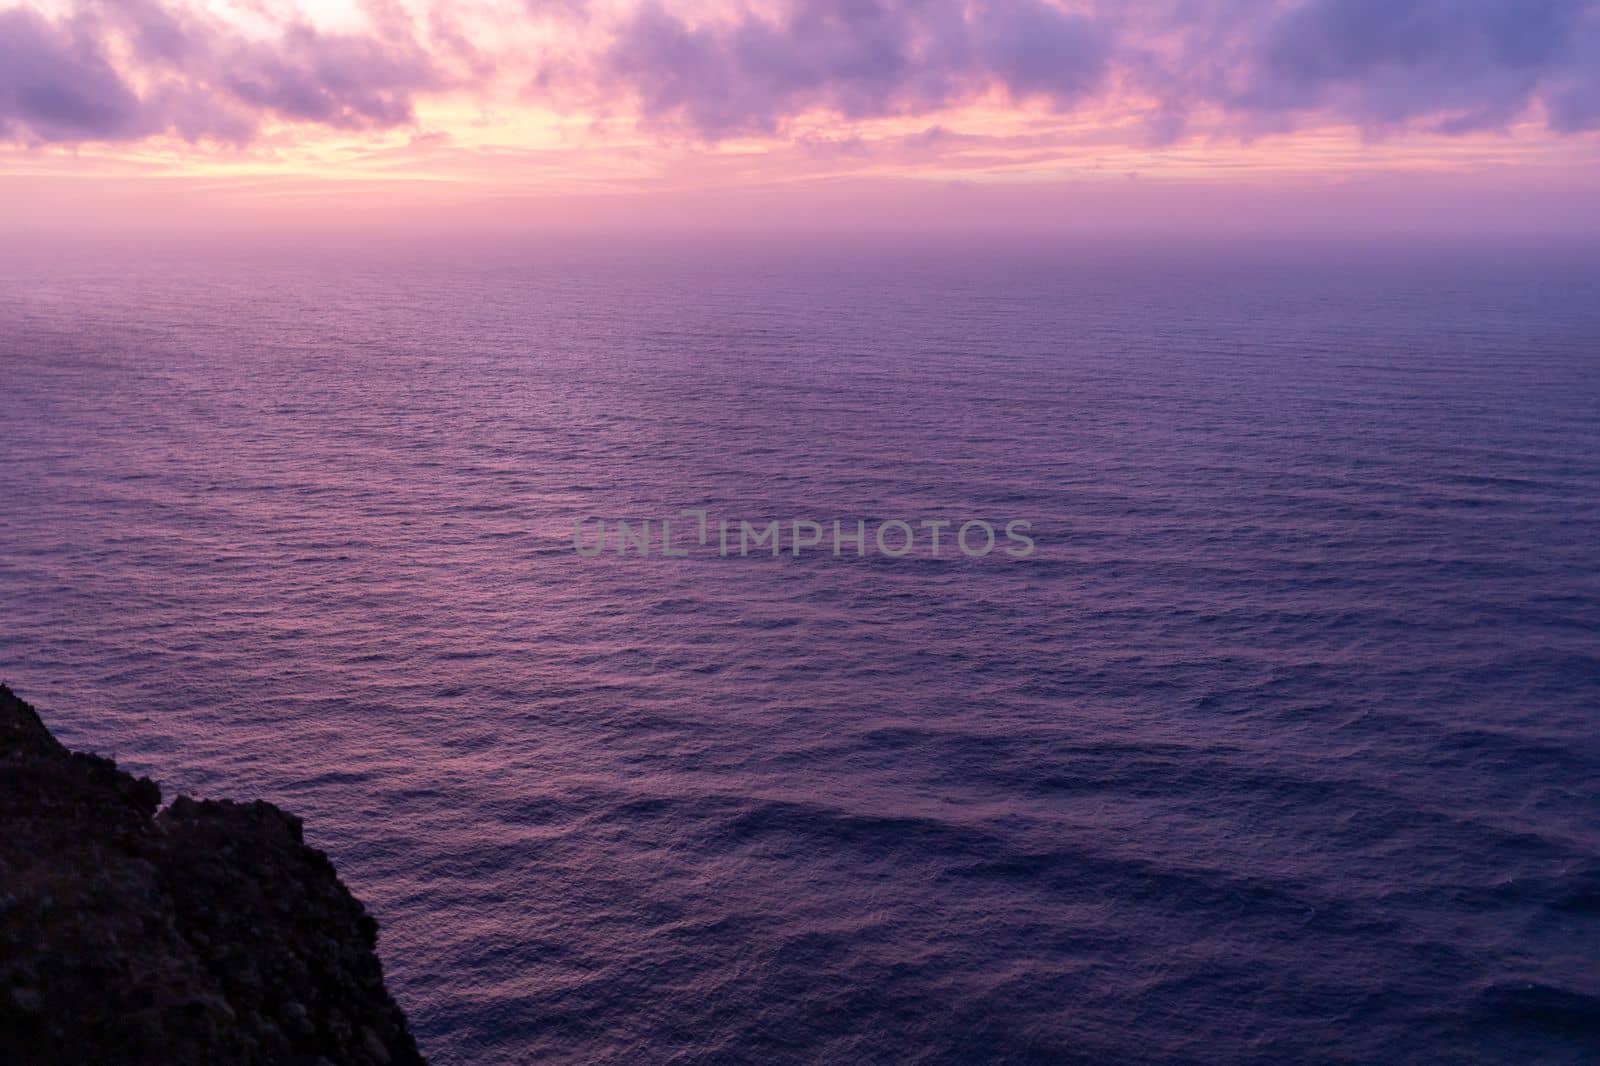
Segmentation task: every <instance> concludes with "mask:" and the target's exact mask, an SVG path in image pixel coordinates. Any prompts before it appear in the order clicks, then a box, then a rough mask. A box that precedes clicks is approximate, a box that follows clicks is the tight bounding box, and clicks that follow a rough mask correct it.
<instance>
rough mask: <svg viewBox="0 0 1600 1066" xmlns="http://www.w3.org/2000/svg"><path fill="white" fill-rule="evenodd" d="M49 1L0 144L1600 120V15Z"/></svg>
mask: <svg viewBox="0 0 1600 1066" xmlns="http://www.w3.org/2000/svg"><path fill="white" fill-rule="evenodd" d="M6 2H8V0H0V4H3V3H6ZM40 2H41V0H24V3H23V4H22V6H13V7H10V8H5V9H0V139H10V140H14V141H21V142H25V143H78V142H85V141H137V140H140V139H143V138H147V137H153V136H177V137H180V138H183V139H186V140H189V141H215V142H225V143H234V144H243V143H248V142H249V141H251V140H253V139H255V138H257V137H258V136H259V135H260V131H261V130H262V129H263V128H264V127H265V126H266V125H268V124H288V125H304V126H313V127H327V128H334V129H341V130H354V131H362V130H382V129H391V128H394V127H403V126H406V125H409V124H412V123H413V122H414V121H415V114H416V105H417V102H418V101H419V100H423V99H426V98H427V97H429V96H430V95H433V94H438V93H443V92H451V91H458V90H466V91H469V92H478V93H479V94H480V96H481V98H482V99H483V100H484V101H485V102H495V103H498V102H499V101H497V100H494V94H495V93H496V92H498V91H500V90H501V89H504V88H508V86H507V85H506V84H502V83H500V82H498V81H497V80H496V79H497V76H499V75H503V76H504V78H505V79H506V81H507V82H509V81H511V80H513V79H514V80H515V81H516V82H517V86H519V87H520V86H526V87H527V89H526V95H525V96H524V98H523V99H524V101H531V102H532V103H533V104H535V105H536V106H543V107H547V108H551V109H553V110H558V111H561V110H566V111H571V112H584V113H587V114H590V115H604V116H623V118H624V119H625V120H626V119H627V118H630V117H631V118H635V119H637V121H638V122H639V123H640V125H642V126H644V127H646V128H647V129H650V130H653V131H655V132H657V133H663V134H666V135H669V136H679V135H687V136H688V137H689V138H690V139H691V140H696V141H701V142H716V141H719V140H723V139H726V138H731V137H740V136H760V137H767V138H775V139H780V140H788V141H791V142H794V143H799V142H800V141H801V140H803V139H804V138H807V137H812V138H814V137H815V136H816V132H815V130H814V129H811V128H810V127H809V125H808V124H806V123H801V122H799V121H797V120H799V119H801V118H804V117H808V116H812V115H823V116H831V117H832V118H833V119H834V120H835V124H836V126H837V129H836V130H834V131H832V132H831V133H829V134H828V136H829V137H830V138H832V139H834V140H836V141H837V142H838V143H840V144H843V143H847V142H850V141H851V139H852V138H854V137H856V136H857V134H858V133H859V132H860V124H862V123H865V122H867V121H870V120H874V119H881V118H890V117H922V118H925V119H926V120H928V121H929V122H932V123H935V124H937V123H940V122H948V120H946V119H945V118H943V116H942V113H944V112H947V111H949V110H951V109H953V108H957V107H960V106H963V105H968V104H973V103H976V102H984V103H988V104H995V105H998V106H1009V107H1012V108H1023V107H1026V108H1029V109H1043V110H1046V111H1054V112H1071V111H1075V110H1078V109H1083V108H1093V109H1094V110H1095V111H1096V112H1097V113H1102V114H1105V115H1107V116H1110V118H1111V120H1112V121H1109V122H1108V124H1107V125H1108V128H1111V127H1115V128H1117V129H1118V130H1119V131H1123V132H1119V134H1118V135H1119V136H1122V137H1124V138H1125V139H1138V138H1140V137H1142V138H1143V139H1145V140H1148V141H1150V142H1153V143H1166V142H1171V141H1174V140H1178V139H1180V138H1182V137H1184V136H1185V135H1186V134H1189V133H1193V132H1202V133H1206V134H1209V135H1212V136H1217V135H1222V136H1237V137H1244V138H1249V137H1253V136H1256V135H1259V134H1261V133H1265V132H1275V131H1292V130H1294V129H1297V128H1302V127H1306V126H1329V125H1347V126H1355V127H1358V128H1360V129H1362V130H1363V131H1365V132H1367V133H1368V134H1371V135H1388V134H1395V133H1398V132H1403V131H1410V130H1424V131H1429V132H1435V133H1441V134H1447V135H1448V134H1463V133H1469V132H1475V131H1483V130H1495V129H1501V128H1506V127H1509V126H1510V125H1513V124H1515V123H1519V122H1522V121H1525V120H1526V119H1528V118H1529V117H1530V116H1542V117H1543V118H1544V120H1545V121H1546V122H1547V124H1548V126H1549V128H1550V129H1551V130H1552V131H1554V132H1555V133H1557V134H1576V133H1583V132H1585V131H1590V130H1594V129H1596V128H1600V0H615V2H609V3H604V4H602V3H588V2H585V0H479V2H478V3H475V4H470V5H467V4H456V5H451V4H447V3H445V2H444V0H404V2H403V0H363V4H362V7H363V9H364V11H365V12H366V15H367V25H366V27H365V29H363V30H361V31H345V32H338V33H335V32H330V31H328V30H326V29H322V28H318V27H317V26H315V25H313V24H311V23H309V22H307V21H305V20H304V19H303V18H302V17H300V16H298V15H296V14H295V13H294V12H295V6H294V5H293V4H292V3H288V2H287V0H285V2H283V3H273V2H270V0H260V2H254V3H251V4H248V5H245V7H247V8H248V9H249V10H250V11H252V12H253V14H252V15H251V16H250V18H251V20H252V23H253V25H252V28H251V30H250V31H249V32H246V30H244V29H243V28H241V27H240V26H238V25H234V24H231V23H229V22H227V21H226V20H224V19H223V18H221V17H220V15H219V14H218V13H217V12H220V11H223V10H238V9H239V8H237V7H227V6H225V5H221V4H214V5H209V6H208V5H207V4H205V3H204V2H203V0H67V10H66V13H65V14H57V15H53V16H52V15H46V14H43V13H42V12H41V11H40V10H39V4H40ZM274 11H280V12H284V11H286V12H288V13H287V14H278V15H273V14H272V12H274ZM263 26H264V27H265V28H266V32H262V27H263ZM541 35H544V36H541ZM539 40H544V41H546V42H547V44H546V46H545V47H546V51H545V52H543V53H541V52H538V51H536V50H534V51H529V50H526V49H525V48H524V46H526V45H527V43H528V42H529V41H539ZM486 110H487V109H486ZM1141 117H1142V119H1143V123H1142V127H1140V125H1139V124H1138V123H1137V122H1134V123H1129V122H1127V121H1126V120H1128V119H1130V118H1134V119H1137V118H1141ZM1130 126H1131V127H1132V128H1133V129H1134V132H1133V133H1127V132H1125V131H1126V129H1127V128H1129V127H1130ZM808 130H809V132H808Z"/></svg>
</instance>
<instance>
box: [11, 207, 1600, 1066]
mask: <svg viewBox="0 0 1600 1066" xmlns="http://www.w3.org/2000/svg"><path fill="white" fill-rule="evenodd" d="M0 396H3V398H4V410H5V426H4V430H3V433H0V442H3V443H0V456H3V459H4V462H3V464H0V500H3V501H4V506H3V507H0V604H3V606H4V618H5V623H6V624H5V625H4V626H3V627H0V678H3V679H4V680H7V681H9V682H10V683H11V684H12V686H13V687H14V688H15V689H16V690H17V692H18V693H19V695H21V696H22V697H23V698H25V699H28V700H30V701H32V702H33V703H35V704H36V705H38V706H39V708H40V710H41V712H42V713H43V714H44V716H45V718H46V721H47V723H48V724H49V725H50V726H51V727H52V728H53V729H54V730H55V731H56V732H57V734H58V735H59V736H60V737H61V738H62V739H63V740H64V741H65V742H67V743H69V744H71V745H72V746H74V747H77V748H80V749H86V750H93V751H97V752H101V753H104V754H109V755H113V756H115V757H116V758H117V759H118V761H119V762H120V763H121V764H122V765H123V766H124V767H126V768H128V769H130V770H134V771H136V772H139V773H147V774H150V775H152V776H155V777H157V778H158V779H160V780H161V781H162V782H163V785H164V789H165V792H166V794H167V796H168V798H170V797H171V796H172V795H174V794H176V793H177V792H188V793H191V794H198V795H203V796H210V797H221V796H228V797H236V798H241V799H253V798H265V799H269V800H272V801H273V802H275V803H278V804H280V805H281V806H283V807H285V808H287V809H289V810H292V811H294V812H296V813H297V814H300V815H301V816H303V817H304V818H305V820H306V827H307V836H308V839H309V840H310V842H312V843H313V844H315V845H317V846H318V847H321V848H324V849H326V850H327V851H328V852H329V854H330V855H331V856H332V857H333V859H334V861H335V863H336V864H337V866H338V868H339V870H340V872H341V874H342V875H343V877H344V878H345V880H346V881H347V882H348V883H349V885H350V886H351V888H352V889H353V890H354V891H355V892H356V894H357V895H358V896H360V897H361V898H362V899H363V900H364V901H366V902H367V904H368V905H369V907H370V908H371V909H372V911H373V913H374V914H375V915H376V917H377V918H378V919H379V921H380V923H381V926H382V930H383V932H382V938H381V942H380V951H381V953H382V955H383V957H384V961H385V965H386V968H387V973H388V976H389V980H390V984H391V986H392V988H393V990H394V992H395V995H396V998H397V999H398V1000H399V1002H400V1003H401V1005H402V1006H403V1007H404V1008H405V1009H406V1010H407V1012H408V1014H409V1016H410V1018H411V1020H412V1025H413V1028H414V1030H415V1032H416V1034H417V1037H418V1040H419V1042H420V1044H421V1045H422V1048H423V1050H424V1052H425V1053H427V1054H428V1055H429V1056H430V1058H431V1059H433V1060H434V1061H436V1062H439V1063H472V1064H480V1063H481V1064H501V1063H526V1062H554V1063H679V1064H682V1063H713V1062H715V1063H738V1062H748V1063H761V1064H771V1063H784V1062H796V1063H800V1062H808V1063H809V1062H816V1063H822V1062H826V1063H830V1064H831V1063H897V1064H898V1063H979V1062H1005V1063H1035V1062H1037V1063H1072V1062H1095V1063H1105V1062H1118V1063H1143V1062H1180V1063H1181V1062H1196V1063H1201V1062H1204V1063H1214V1062H1251V1063H1256V1062H1259V1063H1282V1062H1292V1061H1301V1062H1330V1063H1334V1062H1349V1063H1371V1062H1380V1061H1381V1062H1452V1063H1480V1062H1481V1063H1504V1062H1529V1063H1532V1062H1540V1063H1569V1062H1570V1063H1577V1062H1583V1061H1594V1060H1595V1057H1596V1056H1597V1055H1600V961H1597V960H1600V728H1597V726H1600V458H1597V457H1600V256H1597V255H1596V253H1595V250H1594V249H1593V248H1584V247H1579V246H1576V245H1574V246H1571V247H1565V248H1563V247H1557V246H1542V247H1535V246H1532V245H1513V244H1505V243H1502V244H1499V245H1495V246H1493V247H1490V246H1488V245H1486V244H1477V245H1473V244H1470V243H1466V244H1460V245H1453V244H1448V243H1428V242H1424V241H1403V242H1402V241H1399V240H1392V241H1389V242H1387V243H1384V244H1378V243H1373V244H1368V245H1363V244H1361V243H1359V242H1355V241H1347V242H1342V243H1337V242H1322V243H1319V244H1307V243H1305V242H1299V243H1292V242H1279V243H1271V242H1256V243H1248V242H1245V243H1232V244H1225V243H1221V242H1218V243H1215V244H1206V243H1204V242H1188V243H1179V242H1169V243H1162V242H1158V241H1153V240H1142V241H1132V242H1116V241H1111V240H1107V239H1098V240H1094V239H1089V238H1083V239H1079V240H1067V239H1053V238H1052V239H1047V238H1044V237H1040V238H1039V239H1038V240H1036V241H1033V242H1028V243H1024V242H1021V241H1013V242H1009V243H1008V242H1002V241H998V240H995V241H987V242H985V241H979V240H976V239H966V240H963V239H958V238H954V237H952V238H948V239H944V240H934V239H931V238H929V239H922V240H919V241H890V240H875V241H874V240H867V239H865V238H840V239H838V240H832V241H825V240H798V239H795V240H787V241H779V240H777V239H766V240H758V239H756V238H753V237H742V238H729V239H726V240H722V241H715V242H713V241H705V240H703V241H698V242H696V241H689V240H687V239H670V238H665V237H657V238H653V239H649V240H642V239H641V240H632V241H630V240H625V239H623V238H621V237H610V238H600V237H593V238H587V239H577V238H568V239H549V240H537V239H513V238H512V237H510V236H508V237H506V238H505V239H503V240H497V241H489V240H477V241H471V240H466V239H462V240H459V241H448V240H443V239H438V240H423V239H421V238H418V239H416V240H414V241H410V242H407V241H390V242H386V243H366V244H363V243H359V242H356V241H353V240H349V241H344V242H342V243H341V242H338V241H329V242H323V243H302V244H296V243H294V242H293V241H291V240H289V239H287V238H280V239H275V240H267V239H264V238H263V239H254V240H242V239H241V240H234V241H226V242H225V241H221V240H216V241H211V242H190V243H182V242H177V241H163V242H153V243H147V244H143V245H141V244H138V243H136V242H132V241H121V242H117V241H110V240H106V241H102V242H98V243H95V242H87V241H80V242H72V243H68V244H50V243H46V242H42V241H33V242H16V243H13V244H11V245H8V246H7V247H5V248H4V249H0ZM702 513H703V515H704V517H705V520H706V529H707V534H708V535H707V537H706V542H705V543H704V544H702V543H701V542H700V539H699V535H698V531H699V528H700V527H699V523H700V517H701V514H702ZM663 520H671V522H672V528H673V529H674V530H675V531H676V532H675V533H674V536H675V538H677V539H676V540H675V541H674V542H673V543H674V544H675V545H676V552H681V553H682V554H673V555H670V556H664V555H663V554H662V552H661V543H660V540H659V536H660V531H661V524H660V523H661V522H662V521H663ZM724 520H726V521H728V522H730V524H731V525H730V528H731V529H732V530H734V535H733V544H734V547H732V548H731V549H730V550H729V551H728V552H727V553H726V554H725V553H724V552H723V551H722V550H721V547H720V543H719V530H720V523H721V522H722V521H724ZM621 521H626V522H629V523H630V529H634V530H637V529H638V528H641V527H642V525H643V523H645V522H650V523H651V524H652V527H651V529H652V534H653V535H654V536H655V537H656V538H657V539H656V540H655V542H654V543H651V544H650V552H649V555H648V556H647V557H642V558H641V557H640V554H641V553H640V551H639V550H638V542H637V541H634V542H632V543H633V546H632V549H631V550H629V551H628V552H627V554H624V555H619V554H618V552H617V550H616V539H617V538H615V537H614V534H615V532H616V530H617V526H616V523H618V522H621ZM771 521H778V522H779V523H780V526H779V529H778V534H779V537H780V542H779V549H780V550H779V554H778V555H777V556H776V557H774V555H773V554H772V553H771V551H770V550H769V546H768V545H767V544H765V543H758V544H757V545H756V546H755V547H754V548H753V549H751V550H748V551H744V552H741V551H740V550H739V547H738V543H739V540H738V538H739V534H740V531H741V527H740V525H739V523H740V522H748V523H749V524H750V525H751V527H752V528H753V529H754V530H755V531H756V532H758V533H764V532H766V531H767V526H768V523H769V522H771ZM797 521H804V522H812V521H814V522H815V523H816V524H817V527H818V530H819V532H820V534H821V537H820V543H818V544H817V545H816V546H815V547H813V546H811V545H810V544H806V545H804V546H803V547H802V548H801V550H800V551H799V553H798V554H796V553H795V552H794V550H793V541H794V540H795V532H796V527H795V526H794V523H795V522H797ZM835 521H838V522H840V523H841V529H842V530H844V531H845V532H846V533H848V534H852V535H853V534H854V533H855V532H856V530H857V529H858V528H860V529H861V530H863V531H864V533H863V542H864V544H863V546H864V550H862V551H860V552H858V551H857V550H856V546H855V542H854V541H852V540H849V539H848V538H847V539H846V541H845V543H844V544H843V546H842V549H841V550H840V551H839V552H838V553H837V554H835V551H834V547H835V546H834V544H833V543H832V541H833V537H832V523H833V522H835ZM857 522H861V523H862V526H861V527H857V525H856V523H857ZM897 522H903V523H904V524H905V526H904V529H902V528H901V527H900V526H898V525H893V523H897ZM924 522H931V523H943V522H948V523H950V525H948V526H925V525H923V523H924ZM1013 522H1024V523H1027V524H1026V526H1023V527H1017V528H1019V529H1025V530H1026V531H1027V535H1028V536H1029V537H1030V538H1031V541H1032V545H1033V547H1032V551H1031V552H1030V553H1029V554H1026V555H1022V556H1019V555H1017V554H1012V553H1008V552H1007V551H1006V548H1007V547H1017V546H1018V544H1017V542H1015V541H1008V540H1007V538H1006V528H1007V525H1008V524H1009V523H1013ZM585 523H586V525H585ZM601 523H605V524H608V525H609V527H610V530H611V532H612V534H613V540H612V541H611V542H610V543H607V544H606V545H605V550H604V551H602V552H600V553H599V554H595V553H593V552H592V551H591V548H592V547H593V545H594V544H595V541H594V539H593V536H594V531H595V530H596V529H598V528H600V524H601ZM968 523H978V524H977V525H973V526H972V527H971V531H970V532H971V536H970V538H969V539H968V540H967V541H965V542H964V543H966V544H967V545H968V546H971V547H973V548H974V552H973V553H970V554H969V553H968V552H966V551H963V550H960V548H961V545H960V544H958V543H957V542H956V541H955V540H954V539H953V538H955V536H956V535H957V533H958V532H959V530H960V528H961V527H962V526H964V525H967V524H968ZM886 525H889V526H890V531H889V533H888V538H887V540H886V541H885V542H884V546H886V547H887V549H888V550H880V548H881V547H883V546H880V544H879V543H877V541H876V533H875V531H882V530H883V529H884V527H885V526H886ZM985 525H987V528H989V529H990V530H992V531H993V532H994V534H995V536H996V538H997V540H996V544H995V546H994V548H993V550H992V551H988V552H986V553H978V552H977V551H976V549H977V548H981V547H983V545H984V544H985V543H986V541H985V538H984V535H983V529H984V528H985ZM575 526H577V527H578V529H579V532H580V534H582V535H581V536H580V537H579V538H578V539H577V541H576V542H575V539H574V527H575ZM799 528H800V529H802V530H804V531H805V534H809V531H810V526H802V527H799ZM936 528H937V529H939V530H941V531H942V533H943V536H944V538H945V539H944V541H943V546H942V550H941V552H940V553H939V554H937V555H936V554H934V553H933V551H932V546H931V533H932V531H933V530H934V529H936ZM585 530H587V531H588V532H587V533H585V532H584V531H585ZM906 532H909V533H910V534H911V537H912V538H913V540H914V546H913V549H912V550H911V551H909V552H907V553H905V554H904V555H897V554H896V552H898V550H899V547H900V544H901V541H902V540H903V539H904V536H905V533H906ZM800 539H801V540H803V541H809V539H810V538H809V535H802V536H801V537H800Z"/></svg>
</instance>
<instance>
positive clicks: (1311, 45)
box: [1228, 0, 1600, 132]
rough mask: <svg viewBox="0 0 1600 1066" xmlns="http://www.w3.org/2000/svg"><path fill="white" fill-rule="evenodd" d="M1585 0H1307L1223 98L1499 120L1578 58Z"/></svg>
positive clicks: (1384, 122) (1374, 119) (1384, 116)
mask: <svg viewBox="0 0 1600 1066" xmlns="http://www.w3.org/2000/svg"><path fill="white" fill-rule="evenodd" d="M1589 6H1590V5H1589V4H1587V3H1585V2H1584V0H1312V2H1310V3H1305V4H1301V5H1297V6H1295V7H1293V8H1290V9H1289V10H1287V11H1285V12H1284V13H1282V14H1281V15H1279V16H1278V17H1277V18H1275V19H1272V20H1270V21H1269V22H1268V23H1267V24H1266V26H1265V27H1264V31H1263V32H1262V34H1261V36H1260V37H1259V39H1257V40H1256V41H1254V42H1252V46H1253V47H1252V54H1251V55H1250V57H1249V59H1250V60H1251V62H1248V63H1247V64H1246V65H1245V70H1246V73H1247V79H1246V81H1245V82H1244V84H1243V86H1242V88H1241V91H1240V93H1239V94H1238V95H1237V96H1235V97H1234V98H1233V99H1231V100H1229V101H1228V103H1229V104H1230V105H1231V106H1233V107H1235V108H1239V109H1243V110H1258V111H1269V112H1270V111H1318V110H1331V111H1333V112H1334V113H1336V114H1339V115H1341V116H1343V117H1346V118H1348V119H1350V120H1351V121H1353V122H1355V123H1357V124H1360V125H1364V126H1369V127H1375V128H1380V129H1381V128H1384V127H1391V126H1398V125H1404V124H1407V123H1410V122H1413V121H1415V120H1419V119H1420V120H1426V121H1428V122H1429V123H1430V124H1431V125H1433V126H1435V127H1436V128H1438V129H1441V130H1443V131H1445V132H1467V131H1470V130H1476V129H1485V128H1498V127H1503V126H1505V125H1507V124H1508V123H1510V122H1511V121H1512V120H1514V119H1516V118H1518V117H1519V116H1520V115H1522V114H1523V113H1525V112H1526V111H1527V109H1528V107H1529V105H1530V103H1531V102H1532V100H1533V98H1534V97H1535V95H1536V94H1537V93H1538V92H1539V91H1540V89H1541V87H1542V86H1543V85H1545V84H1546V83H1547V82H1548V81H1549V80H1550V79H1551V78H1552V76H1559V74H1560V73H1561V71H1562V70H1563V69H1565V68H1566V67H1568V66H1569V65H1571V64H1573V63H1578V62H1582V61H1584V59H1585V58H1586V59H1587V61H1588V62H1589V63H1591V64H1592V63H1597V62H1600V55H1589V56H1587V57H1583V56H1581V55H1579V54H1577V52H1576V51H1575V45H1576V44H1577V43H1578V42H1577V31H1578V29H1579V27H1580V24H1581V21H1582V18H1583V15H1584V11H1585V8H1587V7H1589Z"/></svg>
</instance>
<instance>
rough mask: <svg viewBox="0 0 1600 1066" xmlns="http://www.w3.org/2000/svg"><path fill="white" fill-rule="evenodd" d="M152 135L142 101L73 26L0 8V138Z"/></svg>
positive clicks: (86, 35)
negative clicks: (2, 135) (5, 136)
mask: <svg viewBox="0 0 1600 1066" xmlns="http://www.w3.org/2000/svg"><path fill="white" fill-rule="evenodd" d="M150 132H152V130H151V127H150V125H149V122H148V119H147V117H146V116H145V114H144V106H143V101H141V100H140V99H139V97H138V96H137V95H136V94H135V93H134V91H133V89H132V88H131V87H130V86H129V85H128V83H127V82H126V81H124V80H123V78H122V76H121V75H120V74H119V73H118V72H117V70H116V68H114V67H113V66H112V65H111V62H110V60H109V59H108V58H107V57H106V55H105V52H104V51H103V50H102V48H101V46H100V42H99V41H98V40H97V39H96V38H95V36H94V34H93V33H92V32H88V31H87V29H86V28H85V27H83V26H81V25H75V24H74V23H72V22H70V21H67V22H61V23H56V22H51V21H49V20H47V19H45V18H44V17H43V16H41V15H39V14H37V13H36V12H33V11H30V10H28V9H26V8H19V9H14V10H10V11H0V134H4V135H7V136H9V137H13V138H14V137H18V136H21V135H23V134H24V133H26V134H31V135H32V136H33V137H36V138H38V139H40V140H46V141H78V140H125V139H132V138H136V137H142V136H145V135H147V134H148V133H150Z"/></svg>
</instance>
